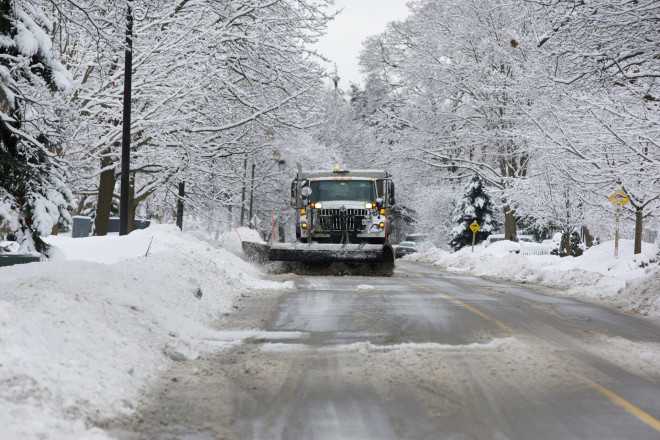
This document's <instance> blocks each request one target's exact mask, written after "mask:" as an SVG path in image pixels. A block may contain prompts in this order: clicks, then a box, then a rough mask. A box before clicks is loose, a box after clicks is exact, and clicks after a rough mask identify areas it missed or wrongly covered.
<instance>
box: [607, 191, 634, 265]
mask: <svg viewBox="0 0 660 440" xmlns="http://www.w3.org/2000/svg"><path fill="white" fill-rule="evenodd" d="M629 201H630V198H629V197H628V196H627V195H626V193H624V192H623V191H621V190H620V189H617V190H616V191H614V194H612V195H611V196H610V202H612V204H613V205H614V206H616V232H615V233H614V258H619V212H620V211H621V207H622V206H623V205H625V204H626V203H628V202H629Z"/></svg>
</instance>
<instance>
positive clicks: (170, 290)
mask: <svg viewBox="0 0 660 440" xmlns="http://www.w3.org/2000/svg"><path fill="white" fill-rule="evenodd" d="M242 232H243V233H244V234H247V235H249V233H250V232H251V231H249V230H245V231H242ZM231 234H234V235H233V236H232V235H231ZM231 234H230V235H229V236H228V237H223V241H224V242H225V243H226V244H227V247H232V246H233V247H234V248H237V247H238V246H237V245H236V243H237V242H238V239H237V238H235V233H234V232H233V231H232V233H231ZM48 241H49V242H50V243H52V244H53V245H54V246H56V247H57V248H58V249H59V251H60V252H59V254H58V256H57V257H56V258H54V259H53V260H51V261H49V262H42V263H32V264H24V265H17V266H11V267H2V268H0V281H1V282H0V426H1V427H2V428H1V431H2V434H1V435H0V437H1V438H2V439H3V440H5V439H12V440H13V439H17V440H18V439H31V438H47V439H82V438H94V439H96V438H98V439H103V438H107V435H106V434H105V432H103V431H102V430H100V429H98V428H92V429H89V428H88V427H87V426H86V424H85V421H89V420H92V421H94V422H95V423H98V422H99V421H102V420H104V419H109V418H112V417H115V416H117V415H119V414H123V413H130V412H131V411H132V410H133V407H134V405H135V403H136V399H137V397H138V393H139V391H140V388H141V387H142V386H144V385H145V384H146V383H147V382H148V381H149V380H151V379H152V378H154V377H156V375H157V374H158V371H159V370H161V369H164V368H166V367H167V366H168V365H169V364H170V363H172V362H174V361H176V360H178V359H191V358H193V359H194V358H196V357H197V356H198V355H199V351H200V350H203V349H204V347H205V346H208V345H209V344H208V341H209V340H211V341H213V340H215V341H225V342H221V343H236V342H237V341H240V340H241V338H245V337H249V336H252V335H251V334H245V332H242V333H241V332H236V333H227V332H218V331H215V330H213V329H212V327H211V324H212V323H213V322H214V321H217V319H218V317H219V316H220V315H222V314H223V313H227V312H229V311H230V310H231V309H232V304H233V300H234V299H235V298H236V297H240V295H241V293H242V292H246V291H251V292H253V291H255V290H272V289H287V288H291V287H292V286H293V283H292V282H291V281H288V282H274V281H266V280H263V279H262V278H261V274H260V273H259V272H257V271H256V270H255V269H254V267H253V266H251V265H249V264H247V263H245V262H244V261H243V260H241V259H240V258H238V257H236V256H235V255H234V254H232V253H230V252H228V251H226V250H224V249H218V248H215V247H214V246H212V245H211V244H209V243H208V242H205V241H203V240H200V239H196V238H194V237H193V236H192V235H190V234H183V233H181V232H180V231H179V230H178V229H177V228H175V227H173V226H154V227H151V228H148V229H146V230H142V231H136V232H133V233H131V234H129V235H128V236H125V237H119V236H117V235H114V236H113V235H110V236H107V237H89V238H77V239H72V238H70V237H67V236H53V237H49V238H48ZM147 254H148V255H147ZM216 348H217V343H216Z"/></svg>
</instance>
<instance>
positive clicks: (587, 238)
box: [582, 226, 594, 248]
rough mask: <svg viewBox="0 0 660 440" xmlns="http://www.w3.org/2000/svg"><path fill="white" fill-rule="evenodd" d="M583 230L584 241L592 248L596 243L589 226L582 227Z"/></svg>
mask: <svg viewBox="0 0 660 440" xmlns="http://www.w3.org/2000/svg"><path fill="white" fill-rule="evenodd" d="M582 231H583V233H584V241H585V244H586V245H587V248H590V247H591V246H593V245H594V237H593V235H591V232H589V228H587V227H586V226H583V227H582Z"/></svg>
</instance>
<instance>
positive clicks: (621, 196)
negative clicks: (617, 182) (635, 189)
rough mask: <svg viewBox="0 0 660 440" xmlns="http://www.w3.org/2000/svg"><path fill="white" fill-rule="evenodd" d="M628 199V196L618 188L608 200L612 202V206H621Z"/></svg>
mask: <svg viewBox="0 0 660 440" xmlns="http://www.w3.org/2000/svg"><path fill="white" fill-rule="evenodd" d="M629 201H630V199H629V198H628V196H627V195H626V194H625V193H624V192H623V191H621V190H620V189H617V190H616V191H615V192H614V194H612V195H611V196H610V202H612V204H613V205H614V206H623V205H625V204H626V203H628V202H629Z"/></svg>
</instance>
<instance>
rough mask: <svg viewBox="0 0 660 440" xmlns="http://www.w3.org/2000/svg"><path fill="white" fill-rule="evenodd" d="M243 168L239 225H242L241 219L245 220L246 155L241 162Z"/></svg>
mask: <svg viewBox="0 0 660 440" xmlns="http://www.w3.org/2000/svg"><path fill="white" fill-rule="evenodd" d="M243 168H244V169H245V179H243V191H242V192H241V226H243V225H244V223H243V221H244V220H245V187H246V186H247V176H248V173H247V157H246V158H245V162H243Z"/></svg>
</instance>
